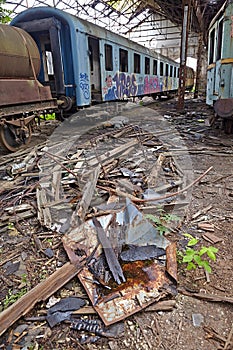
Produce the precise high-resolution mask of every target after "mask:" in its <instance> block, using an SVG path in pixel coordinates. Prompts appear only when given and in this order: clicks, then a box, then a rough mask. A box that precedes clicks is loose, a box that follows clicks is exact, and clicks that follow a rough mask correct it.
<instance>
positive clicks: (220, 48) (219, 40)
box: [216, 20, 223, 61]
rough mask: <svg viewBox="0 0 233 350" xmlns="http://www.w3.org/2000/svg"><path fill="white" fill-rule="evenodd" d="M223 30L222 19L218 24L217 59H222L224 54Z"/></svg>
mask: <svg viewBox="0 0 233 350" xmlns="http://www.w3.org/2000/svg"><path fill="white" fill-rule="evenodd" d="M222 32H223V20H221V21H220V22H219V24H218V47H217V57H216V61H217V60H220V58H221V55H222Z"/></svg>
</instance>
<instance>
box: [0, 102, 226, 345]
mask: <svg viewBox="0 0 233 350" xmlns="http://www.w3.org/2000/svg"><path fill="white" fill-rule="evenodd" d="M114 108H115V107H111V106H109V111H108V112H107V113H103V114H101V112H100V111H99V109H98V107H96V108H94V109H93V110H94V112H95V113H96V114H97V115H98V122H96V125H95V127H93V128H91V130H89V131H88V133H85V132H84V130H85V127H86V125H88V123H89V118H90V116H88V115H87V114H85V111H84V112H83V114H82V113H80V115H79V116H78V117H74V119H73V120H70V121H69V125H68V127H67V130H66V129H64V130H63V131H62V134H60V135H59V136H60V137H61V140H58V139H55V136H54V139H51V140H50V141H49V142H48V143H47V144H46V145H41V146H38V147H37V148H34V149H32V150H31V151H30V152H22V151H21V152H18V153H16V155H15V157H14V161H15V160H16V159H17V161H16V162H15V163H13V164H12V157H11V156H6V157H5V159H4V161H3V162H2V163H1V164H0V173H1V175H2V177H1V179H2V180H1V182H4V186H3V187H2V190H1V193H0V195H1V200H2V204H1V214H2V220H1V228H0V229H1V232H5V231H6V230H9V229H10V226H9V223H10V224H11V225H13V227H14V228H15V229H16V230H17V231H18V232H19V233H20V232H21V231H22V229H23V228H22V226H23V225H21V223H23V222H24V221H25V220H26V219H38V220H39V223H40V225H41V227H43V228H44V230H45V231H46V232H45V234H46V233H47V234H48V233H49V234H51V235H52V234H53V235H56V237H57V245H60V246H63V247H64V250H65V252H66V254H67V256H66V263H65V264H63V266H62V267H60V268H59V269H57V270H56V271H55V272H53V273H52V274H51V275H50V276H49V277H47V278H46V279H45V280H44V281H43V282H41V283H40V284H38V285H37V286H35V287H34V288H32V289H31V290H30V291H28V292H27V293H26V294H25V295H24V296H22V297H21V298H20V299H19V300H18V301H17V302H16V303H15V304H13V305H12V306H9V307H8V308H7V309H6V310H4V311H2V313H1V314H0V325H1V326H0V334H3V333H4V332H5V331H6V330H7V329H8V328H9V327H10V326H11V325H12V324H13V323H14V322H15V321H16V320H18V319H19V318H20V317H22V316H23V315H26V314H27V313H28V311H30V310H31V309H32V308H33V307H34V306H35V305H36V303H38V302H39V301H46V300H47V299H48V298H49V297H50V296H51V295H54V293H55V292H56V291H57V290H59V289H60V288H61V287H62V286H64V285H65V284H66V283H67V282H68V281H71V280H72V279H73V278H74V277H75V276H78V278H79V280H80V282H81V285H82V286H83V287H84V290H85V292H86V295H87V296H88V300H89V304H88V305H86V306H85V307H83V306H84V305H85V304H86V303H85V302H84V301H83V300H82V299H81V300H82V302H81V306H80V308H81V309H80V310H79V307H78V306H75V307H74V308H73V307H72V308H70V307H68V309H66V310H65V311H64V310H62V311H61V310H60V309H58V310H57V311H56V312H55V311H54V312H52V310H53V309H52V308H51V309H50V312H48V314H47V316H45V320H47V322H48V324H49V325H50V327H54V326H55V325H56V324H57V323H60V322H62V321H64V320H66V321H69V322H71V327H72V329H74V330H77V331H88V332H89V333H94V335H95V336H94V338H93V339H90V334H89V335H88V337H85V336H84V338H83V340H81V336H80V341H81V343H82V342H83V343H85V342H91V341H96V340H98V337H102V336H104V337H113V336H114V335H113V334H115V336H119V334H121V333H122V329H121V331H117V332H116V333H114V332H115V331H114V332H113V331H112V330H111V328H110V327H112V326H113V325H115V324H118V322H120V321H122V320H124V319H125V318H127V317H129V316H131V315H133V314H135V313H136V312H139V311H141V310H144V311H145V312H147V310H149V308H151V310H153V307H154V310H155V309H156V305H159V304H160V302H161V303H162V302H166V301H167V300H165V299H167V298H169V299H172V298H174V296H176V295H177V262H176V244H175V243H174V242H171V241H170V240H169V239H168V237H166V236H164V235H161V234H160V233H159V231H158V229H157V228H156V224H154V223H153V222H151V221H150V220H148V218H146V216H145V214H151V215H155V216H158V215H160V214H159V213H160V210H161V208H162V209H163V210H165V211H166V213H170V212H171V213H177V214H178V215H179V214H180V213H182V212H183V208H184V207H185V206H186V205H187V203H188V201H189V190H190V189H192V187H193V186H194V185H195V184H197V183H199V182H200V181H201V180H202V179H203V178H204V177H205V176H206V175H207V174H208V173H209V172H210V171H211V170H212V167H209V168H208V169H207V170H206V171H205V172H203V173H201V174H200V176H198V177H196V179H195V180H193V179H192V177H191V176H190V169H189V167H188V166H187V168H188V169H187V168H186V166H185V167H184V166H183V163H181V165H180V162H179V159H180V158H179V152H180V153H181V154H182V157H181V158H183V156H184V153H185V152H186V150H185V148H182V147H181V146H180V145H177V143H176V135H172V131H171V130H170V136H171V137H170V139H169V140H167V138H165V139H166V142H163V135H166V134H165V132H164V130H162V131H161V130H158V131H157V132H151V131H150V130H148V128H147V125H144V124H143V122H142V123H141V124H138V123H133V122H132V116H131V115H130V116H129V117H127V118H125V117H122V116H123V114H124V113H126V112H128V113H129V112H130V113H132V114H133V115H134V114H135V111H134V110H133V112H132V111H131V108H129V106H128V105H127V104H126V105H125V107H121V110H120V118H119V120H118V118H117V117H116V116H115V117H114V113H115V114H117V113H118V111H114ZM138 108H140V107H138ZM142 111H143V110H142ZM130 113H129V114H130ZM142 113H143V112H142ZM112 116H113V118H112ZM169 120H170V118H169ZM137 121H138V120H137ZM79 123H80V125H81V127H80V128H79V132H78V135H76V136H74V135H73V134H72V137H71V136H70V134H69V132H70V125H72V128H73V127H74V125H76V126H77V124H78V125H79ZM72 130H73V129H72ZM166 136H167V135H166ZM64 140H65V141H64ZM66 141H67V142H66ZM64 144H65V147H62V145H64ZM193 152H195V151H193ZM186 165H187V163H186ZM210 209H211V206H207V207H206V208H204V209H203V210H202V211H198V212H196V214H194V215H193V220H194V219H197V218H200V216H201V215H203V214H206V213H207V212H208V211H209V210H210ZM181 215H183V214H181ZM165 224H166V223H165ZM173 224H174V223H173ZM176 225H178V223H177V224H176ZM208 225H209V226H208ZM198 227H199V228H200V229H202V230H205V231H207V232H206V233H205V237H206V239H209V240H216V237H214V235H212V236H210V235H209V233H210V232H212V231H214V228H213V226H212V224H211V223H209V224H208V222H200V223H198ZM174 229H176V226H175V225H173V226H172V227H171V230H174ZM208 231H209V232H208ZM41 237H43V234H42V236H41ZM41 237H40V236H39V235H37V234H36V233H35V235H34V238H33V240H34V242H35V246H36V249H37V250H38V251H39V252H41V253H42V254H43V256H45V257H46V258H48V259H54V256H56V252H55V248H54V247H45V246H43V244H41V239H43V238H41ZM44 237H46V236H44ZM15 256H17V254H16V255H13V256H12V257H9V261H10V262H11V260H12V263H11V267H8V268H11V269H13V270H11V271H10V272H9V274H12V273H14V269H16V268H17V266H16V265H15V261H14V259H13V258H15ZM68 259H69V260H70V261H69V262H67V261H68ZM4 263H7V261H5V262H4ZM8 266H10V265H8ZM6 274H8V272H7V270H6ZM192 295H193V294H192ZM193 296H196V295H193ZM197 297H198V296H197ZM216 298H217V297H216ZM77 299H78V298H77ZM213 299H214V297H213ZM207 300H210V299H208V298H207ZM63 301H65V298H64V299H63ZM170 301H172V300H170ZM222 301H224V302H225V301H226V302H230V303H231V298H228V299H226V300H223V299H222ZM61 302H62V301H61ZM168 302H169V300H168ZM154 303H155V304H154ZM153 304H154V305H153ZM173 306H174V304H172V306H171V305H170V309H171V308H172V307H173ZM84 309H85V310H86V311H85V310H84ZM165 309H166V308H165ZM168 309H169V307H168ZM85 312H86V314H89V313H90V314H94V315H95V316H96V317H98V318H97V320H98V322H99V323H101V327H100V326H99V323H98V322H97V324H95V323H93V324H92V322H90V320H89V319H84V320H83V319H82V318H77V316H80V315H85ZM74 315H76V319H74V318H75V317H74Z"/></svg>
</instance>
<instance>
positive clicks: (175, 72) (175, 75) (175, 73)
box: [174, 67, 177, 78]
mask: <svg viewBox="0 0 233 350" xmlns="http://www.w3.org/2000/svg"><path fill="white" fill-rule="evenodd" d="M174 77H175V78H176V77H177V71H176V67H174Z"/></svg>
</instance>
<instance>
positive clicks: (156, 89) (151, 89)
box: [11, 7, 178, 106]
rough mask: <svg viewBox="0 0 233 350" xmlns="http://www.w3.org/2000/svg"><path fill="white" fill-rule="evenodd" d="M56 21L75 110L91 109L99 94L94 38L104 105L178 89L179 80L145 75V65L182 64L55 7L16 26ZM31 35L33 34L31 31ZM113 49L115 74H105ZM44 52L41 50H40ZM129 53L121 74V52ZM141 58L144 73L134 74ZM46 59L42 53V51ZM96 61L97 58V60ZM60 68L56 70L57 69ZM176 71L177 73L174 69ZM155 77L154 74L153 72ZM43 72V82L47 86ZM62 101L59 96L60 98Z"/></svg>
mask: <svg viewBox="0 0 233 350" xmlns="http://www.w3.org/2000/svg"><path fill="white" fill-rule="evenodd" d="M46 18H50V19H51V18H52V19H54V21H55V22H56V21H57V22H58V23H59V25H60V30H59V36H60V37H59V38H60V51H61V57H62V69H63V72H62V73H63V77H64V86H65V95H66V96H69V97H71V98H72V99H73V100H74V101H75V104H74V105H75V106H87V105H90V104H91V99H92V96H91V89H92V91H94V90H95V84H93V72H91V67H90V66H91V65H90V54H91V52H90V50H89V44H88V38H94V39H95V40H96V41H97V42H98V45H99V47H98V50H99V51H98V56H96V57H98V59H99V62H98V64H99V75H100V79H99V82H98V83H97V85H98V86H97V89H96V90H97V92H98V93H99V95H101V96H102V100H103V101H112V100H116V99H123V98H126V97H132V96H143V95H148V94H156V93H162V92H164V91H167V90H176V89H177V88H178V78H177V76H176V77H172V78H171V77H165V76H157V75H152V74H150V75H149V74H144V73H143V71H144V69H145V67H144V63H145V60H146V58H150V62H151V70H152V64H153V60H157V66H158V67H159V66H160V62H164V64H167V65H172V66H174V67H176V69H178V64H177V63H176V62H174V61H172V60H169V59H168V58H166V57H164V56H162V55H159V54H156V53H153V52H151V51H150V50H149V49H147V48H145V47H143V46H140V45H138V44H137V43H135V42H132V41H130V40H128V39H126V38H123V37H120V36H119V35H117V34H115V33H112V32H110V31H107V30H106V29H104V28H101V27H98V26H96V25H94V24H92V23H89V22H87V21H85V20H83V19H80V18H77V17H75V16H73V15H71V14H68V13H66V12H63V11H61V10H58V9H55V8H51V7H37V8H33V9H28V10H25V11H24V12H22V13H20V14H19V15H18V16H16V17H15V18H14V20H13V21H12V23H11V24H12V25H16V26H17V24H18V23H20V22H31V21H33V20H40V19H41V23H42V24H43V19H46ZM29 33H30V31H29ZM40 33H41V32H40V28H39V24H38V32H32V33H31V34H32V36H33V35H34V36H35V37H34V39H35V40H36V42H37V44H38V46H39V45H40V44H39V35H40ZM106 44H107V45H110V46H112V52H113V56H112V58H113V62H112V64H113V67H112V71H106V70H105V45H106ZM39 48H40V47H39ZM121 48H122V49H123V50H127V51H128V57H129V60H128V72H127V73H125V72H120V71H119V69H120V62H119V49H121ZM134 53H137V54H138V55H140V62H141V72H142V73H140V74H138V73H137V74H136V73H132V72H134V62H133V55H134ZM41 56H42V49H41ZM96 57H95V58H96ZM54 68H56V67H54ZM173 71H174V69H173ZM151 73H152V72H151ZM44 80H45V79H44V75H43V72H41V75H40V81H41V82H42V84H43V83H45V81H44ZM58 97H59V96H58Z"/></svg>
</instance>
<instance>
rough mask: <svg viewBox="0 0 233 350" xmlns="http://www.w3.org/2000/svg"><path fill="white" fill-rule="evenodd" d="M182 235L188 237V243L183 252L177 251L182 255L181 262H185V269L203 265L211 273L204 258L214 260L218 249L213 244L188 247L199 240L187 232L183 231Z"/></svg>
mask: <svg viewBox="0 0 233 350" xmlns="http://www.w3.org/2000/svg"><path fill="white" fill-rule="evenodd" d="M184 236H185V237H187V238H188V244H187V248H186V250H185V252H184V253H182V252H179V257H182V263H185V264H187V267H186V268H187V270H193V269H196V268H197V267H203V268H204V269H205V270H206V271H207V272H209V273H211V271H212V269H211V267H210V264H209V261H208V260H206V258H207V259H208V258H209V259H210V260H212V261H216V253H217V252H218V249H217V248H215V247H213V246H210V247H205V246H202V247H201V248H200V249H199V250H198V249H194V248H190V247H194V246H195V245H196V244H197V243H198V242H199V239H197V238H195V237H193V236H192V235H190V234H189V233H184Z"/></svg>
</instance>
